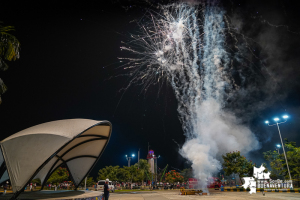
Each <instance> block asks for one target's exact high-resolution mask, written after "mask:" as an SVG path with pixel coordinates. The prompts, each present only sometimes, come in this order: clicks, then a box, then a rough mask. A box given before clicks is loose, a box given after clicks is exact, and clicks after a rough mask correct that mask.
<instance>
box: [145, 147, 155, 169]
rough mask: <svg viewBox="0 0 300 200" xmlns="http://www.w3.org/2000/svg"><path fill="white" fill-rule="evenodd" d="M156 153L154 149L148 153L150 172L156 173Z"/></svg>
mask: <svg viewBox="0 0 300 200" xmlns="http://www.w3.org/2000/svg"><path fill="white" fill-rule="evenodd" d="M155 158H156V157H155V155H154V151H153V150H151V149H150V150H149V152H148V155H147V159H148V163H149V165H150V172H151V173H152V174H154V173H155V169H154V159H155Z"/></svg>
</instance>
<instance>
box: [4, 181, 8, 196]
mask: <svg viewBox="0 0 300 200" xmlns="http://www.w3.org/2000/svg"><path fill="white" fill-rule="evenodd" d="M7 184H8V181H6V183H4V186H3V189H4V192H3V195H5V194H6V190H7V187H8V185H7Z"/></svg>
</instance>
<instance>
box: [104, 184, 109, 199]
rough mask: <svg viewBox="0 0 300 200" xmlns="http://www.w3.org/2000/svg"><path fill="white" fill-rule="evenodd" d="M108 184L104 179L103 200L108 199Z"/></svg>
mask: <svg viewBox="0 0 300 200" xmlns="http://www.w3.org/2000/svg"><path fill="white" fill-rule="evenodd" d="M108 182H109V180H108V179H106V180H105V184H104V199H103V200H108V197H109V188H108Z"/></svg>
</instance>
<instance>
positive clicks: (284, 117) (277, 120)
mask: <svg viewBox="0 0 300 200" xmlns="http://www.w3.org/2000/svg"><path fill="white" fill-rule="evenodd" d="M282 118H283V119H284V120H285V121H280V119H279V118H278V117H276V118H274V121H275V122H276V124H271V125H270V124H269V121H265V123H266V124H268V125H269V126H275V125H277V128H278V132H279V137H280V140H281V145H282V150H283V154H284V157H285V162H286V166H287V169H288V172H289V176H290V181H292V177H291V173H290V168H289V164H288V161H287V158H286V154H285V149H284V145H283V142H282V138H281V133H280V129H279V124H283V123H285V122H286V121H287V118H289V116H287V115H283V116H282ZM279 146H280V145H279ZM277 147H278V145H277ZM278 153H279V149H278ZM292 187H293V186H292Z"/></svg>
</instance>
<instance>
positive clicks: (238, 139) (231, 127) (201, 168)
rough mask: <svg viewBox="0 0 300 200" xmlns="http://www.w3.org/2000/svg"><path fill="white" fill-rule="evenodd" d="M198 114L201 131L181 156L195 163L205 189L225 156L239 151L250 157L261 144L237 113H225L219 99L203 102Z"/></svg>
mask: <svg viewBox="0 0 300 200" xmlns="http://www.w3.org/2000/svg"><path fill="white" fill-rule="evenodd" d="M196 112H197V117H198V118H197V121H196V124H195V126H196V127H197V128H196V130H195V131H194V133H193V136H192V137H190V138H188V139H187V141H186V142H185V144H184V145H183V147H182V149H181V150H180V153H181V154H182V155H183V156H184V157H185V158H187V159H188V160H189V161H191V163H192V168H193V170H194V175H195V177H197V178H198V179H199V180H200V187H201V188H202V187H203V186H206V182H205V179H206V178H207V177H210V176H212V175H213V173H217V172H218V171H219V170H220V169H221V162H220V161H221V155H222V154H225V153H227V152H233V151H236V150H237V151H241V153H242V154H247V153H248V152H249V151H252V150H256V149H258V148H260V144H259V142H258V141H257V139H256V137H255V135H254V134H253V133H252V132H251V130H250V129H249V128H248V127H246V126H244V125H242V124H240V122H239V120H238V119H237V118H236V117H235V116H234V115H233V114H231V113H228V112H225V111H223V110H222V109H221V106H220V104H219V103H218V102H217V101H216V100H214V99H208V100H206V101H204V102H202V103H201V104H200V105H199V107H198V108H197V111H196Z"/></svg>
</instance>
